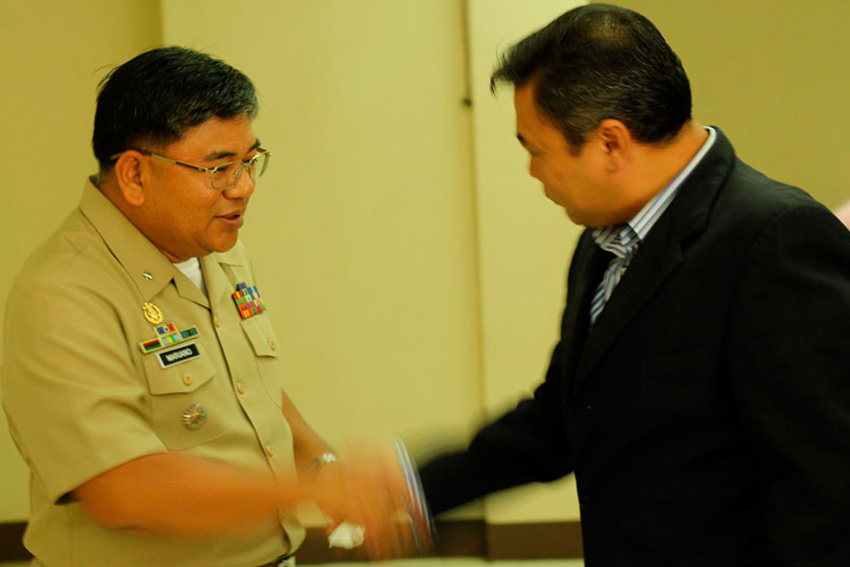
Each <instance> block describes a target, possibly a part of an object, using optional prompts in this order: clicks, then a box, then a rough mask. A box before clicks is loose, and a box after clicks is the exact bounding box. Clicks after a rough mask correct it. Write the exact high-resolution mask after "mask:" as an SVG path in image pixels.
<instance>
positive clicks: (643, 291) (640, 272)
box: [572, 128, 735, 393]
mask: <svg viewBox="0 0 850 567" xmlns="http://www.w3.org/2000/svg"><path fill="white" fill-rule="evenodd" d="M715 129H716V130H717V139H716V140H715V142H714V145H713V146H712V148H711V150H709V152H708V153H707V154H706V156H705V157H704V158H703V160H702V161H701V162H700V163H699V164H698V165H697V167H696V168H695V169H694V171H693V172H692V173H691V175H690V176H689V177H688V179H686V180H685V181H684V183H683V184H682V187H681V188H680V190H679V193H678V195H677V196H676V198H675V199H674V200H673V202H672V203H671V204H670V207H669V208H668V209H667V211H665V212H664V214H662V215H661V217H660V218H659V219H658V222H657V223H656V224H655V226H654V227H653V228H652V230H651V231H650V233H649V235H648V236H647V239H646V241H645V242H643V243H641V245H640V248H639V249H638V252H637V254H636V255H635V257H634V259H633V260H632V262H631V264H630V265H629V268H628V270H627V271H626V273H625V274H624V275H623V279H622V280H620V283H619V284H618V285H617V287H616V289H615V290H614V293H613V294H612V295H611V298H610V299H609V301H608V303H607V304H606V305H605V309H604V310H603V311H602V313H601V314H600V315H599V318H598V319H597V320H596V323H595V325H594V326H593V329H591V330H590V332H589V333H588V335H587V340H586V341H585V343H584V348H583V349H581V348H574V349H572V352H573V353H574V355H573V356H575V354H578V353H581V356H580V359H579V360H578V362H577V363H576V362H573V365H576V364H577V366H573V368H575V369H576V370H575V373H576V374H575V382H574V388H573V393H575V392H577V391H578V389H579V388H580V387H581V385H582V383H583V382H584V381H585V380H586V379H587V377H588V376H589V375H590V373H591V372H592V370H593V369H594V368H595V367H596V365H597V364H598V363H599V361H600V360H601V359H602V358H603V357H604V356H605V355H606V354H607V353H608V352H609V350H610V349H611V346H612V344H613V343H614V342H615V341H616V340H617V338H618V337H619V336H620V335H621V334H622V332H623V330H624V329H625V328H626V327H627V326H628V325H629V323H630V322H631V321H632V319H633V318H634V317H635V316H637V315H638V313H639V312H640V310H641V308H642V307H643V306H644V305H646V303H647V302H649V301H651V299H652V297H653V295H654V294H655V293H656V292H657V291H658V289H659V288H660V287H661V286H662V285H663V284H664V282H665V281H667V280H668V279H669V278H670V277H671V276H672V275H673V274H674V273H675V272H676V270H677V268H678V267H679V266H681V265H682V263H683V262H684V261H685V250H686V246H687V245H686V241H687V240H688V239H690V238H693V237H695V236H696V235H697V234H699V233H701V232H702V231H704V230H705V228H706V226H707V225H708V220H709V216H710V213H711V209H712V207H713V205H714V202H715V200H716V199H717V197H718V195H719V193H720V190H721V188H722V186H723V184H724V182H725V180H726V179H727V178H728V176H729V174H730V173H731V170H732V168H733V165H734V162H735V154H734V150H733V149H732V146H731V144H730V143H729V141H728V139H726V137H725V136H724V135H723V133H722V132H721V131H720V130H719V129H717V128H715ZM594 246H595V244H594ZM600 280H601V276H599V278H597V280H595V281H593V282H587V284H586V287H587V288H588V289H590V290H595V287H596V285H598V283H599V281H600ZM590 293H591V294H592V293H593V291H590Z"/></svg>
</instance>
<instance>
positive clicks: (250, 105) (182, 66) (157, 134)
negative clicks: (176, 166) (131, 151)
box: [92, 47, 258, 170]
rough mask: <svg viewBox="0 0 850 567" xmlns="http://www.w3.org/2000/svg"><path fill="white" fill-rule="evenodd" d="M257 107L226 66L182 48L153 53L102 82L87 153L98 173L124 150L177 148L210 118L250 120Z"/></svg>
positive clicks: (241, 79) (246, 82) (250, 89)
mask: <svg viewBox="0 0 850 567" xmlns="http://www.w3.org/2000/svg"><path fill="white" fill-rule="evenodd" d="M257 107H258V105H257V95H256V93H255V92H254V85H253V84H252V83H251V80H250V79H248V77H246V76H245V75H244V74H243V73H241V72H240V71H238V70H237V69H234V68H233V67H231V66H230V65H228V64H227V63H225V62H223V61H221V60H219V59H215V58H214V57H211V56H209V55H207V54H205V53H200V52H197V51H193V50H191V49H186V48H183V47H162V48H157V49H152V50H150V51H146V52H144V53H142V54H141V55H138V56H136V57H134V58H133V59H131V60H129V61H127V62H126V63H124V64H123V65H120V66H119V67H116V68H115V69H113V70H112V72H110V73H109V75H107V76H106V77H105V78H104V79H103V81H101V83H100V87H99V92H98V96H97V110H96V111H95V116H94V134H93V135H92V148H93V149H94V155H95V157H96V158H97V160H98V162H100V167H101V169H102V170H103V169H107V168H109V167H110V166H111V163H112V160H110V159H109V158H110V156H112V155H114V154H116V153H120V152H123V151H124V150H127V149H128V148H131V147H136V146H138V145H141V144H145V145H153V146H162V145H166V144H169V143H172V142H176V141H177V140H179V139H180V138H182V137H183V133H184V132H185V131H186V130H187V129H189V128H192V127H194V126H198V125H200V124H203V123H204V122H206V121H207V120H209V119H210V118H213V117H218V118H223V119H230V118H235V117H237V116H239V115H242V114H246V115H247V116H248V117H249V118H251V119H253V118H254V117H255V116H256V115H257Z"/></svg>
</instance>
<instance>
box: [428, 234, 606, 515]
mask: <svg viewBox="0 0 850 567" xmlns="http://www.w3.org/2000/svg"><path fill="white" fill-rule="evenodd" d="M589 250H590V251H594V252H595V251H596V250H597V248H596V246H595V244H593V241H592V238H591V235H590V231H585V232H584V233H583V234H582V237H581V239H580V240H579V243H578V245H577V247H576V252H575V254H574V255H573V261H572V264H571V267H570V274H569V281H568V282H567V289H568V295H567V308H566V310H565V312H564V319H563V322H562V325H561V329H562V331H561V340H560V342H559V343H558V344H557V346H556V347H555V349H554V351H553V353H552V358H551V362H550V364H549V370H548V372H547V373H546V379H545V381H544V382H543V384H541V385H540V386H539V387H538V388H537V389H536V390H535V392H534V396H533V397H531V398H529V399H525V400H523V401H521V402H520V403H519V404H518V405H517V407H516V408H515V409H513V410H512V411H510V412H507V413H506V414H505V415H503V416H502V417H500V418H499V419H497V420H496V421H494V422H493V423H491V424H489V425H487V426H485V427H484V428H483V429H481V430H480V431H479V432H478V434H477V435H476V436H475V437H474V438H473V440H472V443H470V445H469V447H468V448H466V449H465V450H461V451H456V452H452V453H447V454H444V455H442V456H440V457H437V458H436V459H434V460H432V461H430V462H428V463H427V464H426V465H425V466H424V467H422V469H421V470H420V476H421V478H422V485H423V490H424V492H425V497H426V500H427V501H428V505H429V507H430V510H431V512H432V513H433V514H439V513H440V512H443V511H445V510H449V509H451V508H455V507H457V506H460V505H462V504H466V503H467V502H471V501H473V500H476V499H478V498H480V497H482V496H484V495H487V494H490V493H493V492H498V491H500V490H504V489H507V488H512V487H515V486H520V485H522V484H527V483H531V482H549V481H553V480H556V479H559V478H561V477H563V476H566V475H567V474H569V473H570V472H572V470H573V457H572V453H571V450H570V447H569V443H568V440H567V431H566V418H565V415H564V411H565V404H566V402H565V400H566V398H567V394H566V392H565V389H566V388H567V387H568V385H567V383H566V379H565V375H567V374H569V372H568V369H567V368H566V366H567V365H570V364H572V362H571V357H570V355H569V353H568V352H567V350H568V349H569V348H570V347H569V346H568V345H572V344H573V336H572V334H573V329H574V323H575V322H576V321H577V320H578V319H579V318H580V317H581V316H584V317H586V313H585V314H584V315H582V313H584V311H585V308H586V307H587V305H586V301H584V300H583V299H581V298H583V297H584V296H585V295H586V294H585V293H584V292H583V291H582V290H584V288H585V285H584V284H585V283H586V282H587V281H594V282H595V281H597V280H598V278H597V277H596V276H597V275H598V276H599V277H601V275H602V271H604V267H605V265H606V264H607V258H602V259H601V260H600V258H599V257H597V256H595V255H594V254H592V253H588V252H587V251H589ZM597 264H598V265H597ZM594 270H595V271H594ZM597 272H598V274H597Z"/></svg>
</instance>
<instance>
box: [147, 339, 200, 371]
mask: <svg viewBox="0 0 850 567" xmlns="http://www.w3.org/2000/svg"><path fill="white" fill-rule="evenodd" d="M156 356H157V358H158V359H159V364H160V366H162V367H163V368H168V367H169V366H174V365H175V364H180V363H181V362H186V361H187V360H192V359H193V358H198V357H199V356H201V353H200V351H199V350H198V345H196V344H195V343H191V344H188V345H186V346H181V347H179V348H173V349H171V350H164V351H162V352H158V353H156Z"/></svg>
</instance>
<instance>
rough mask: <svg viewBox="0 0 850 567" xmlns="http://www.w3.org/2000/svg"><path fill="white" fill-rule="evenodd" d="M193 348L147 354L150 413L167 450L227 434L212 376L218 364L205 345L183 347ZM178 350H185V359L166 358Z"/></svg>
mask: <svg viewBox="0 0 850 567" xmlns="http://www.w3.org/2000/svg"><path fill="white" fill-rule="evenodd" d="M190 346H191V347H192V348H193V349H195V352H197V356H193V357H192V358H189V356H192V355H193V354H194V353H193V352H192V350H191V349H190V350H184V351H181V350H179V349H169V350H168V351H163V352H158V353H151V354H149V355H147V356H146V357H145V360H144V366H145V372H146V373H147V377H148V389H149V391H150V393H151V413H152V416H153V426H154V430H155V431H156V434H157V435H158V436H159V438H160V439H162V441H163V443H164V444H165V446H166V447H168V449H171V450H175V451H179V450H181V449H187V448H189V447H193V446H196V445H201V444H203V443H208V442H210V441H212V440H214V439H217V438H218V437H221V436H222V435H224V433H225V431H226V430H225V427H224V424H223V423H222V420H221V414H222V412H221V411H218V410H219V409H220V405H221V404H220V401H219V400H217V395H216V394H217V392H216V388H215V384H214V382H213V378H214V377H215V375H216V372H215V367H214V366H213V364H212V362H211V361H210V360H209V358H208V357H207V356H206V354H205V353H204V350H203V346H202V345H201V344H198V343H190V344H189V345H184V346H182V347H181V348H182V349H186V348H188V347H190ZM172 351H175V353H176V354H177V355H181V354H184V353H188V354H184V356H185V360H182V361H181V359H180V357H179V356H177V357H172V360H171V361H168V360H167V358H166V361H165V363H166V364H169V363H170V365H169V366H166V367H163V364H162V362H161V361H162V360H163V359H164V358H165V357H166V356H167V354H168V353H170V352H172Z"/></svg>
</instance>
